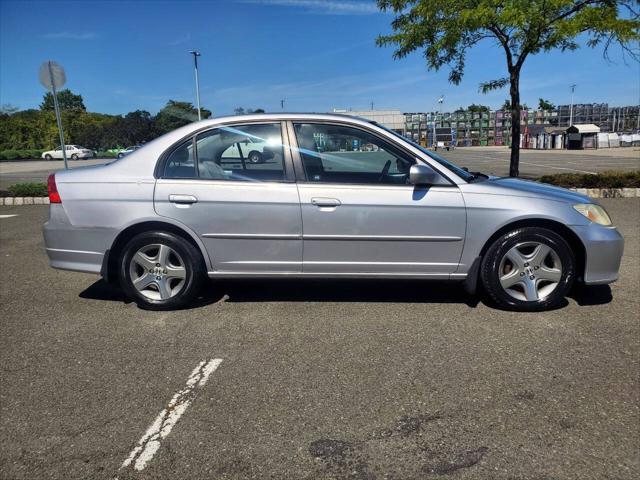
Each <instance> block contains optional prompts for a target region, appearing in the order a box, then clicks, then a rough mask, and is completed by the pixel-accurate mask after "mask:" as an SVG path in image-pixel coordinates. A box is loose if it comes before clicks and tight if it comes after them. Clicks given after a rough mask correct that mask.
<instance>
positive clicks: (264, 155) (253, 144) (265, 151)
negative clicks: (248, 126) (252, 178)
mask: <svg viewBox="0 0 640 480" xmlns="http://www.w3.org/2000/svg"><path fill="white" fill-rule="evenodd" d="M272 158H273V151H272V150H271V149H270V147H269V145H267V144H266V143H265V142H264V141H262V140H261V139H257V138H251V137H247V138H244V139H242V140H241V141H239V142H236V143H234V144H233V145H231V146H230V147H229V149H228V150H227V151H226V152H225V160H229V161H232V160H247V161H249V162H250V163H264V162H266V161H267V160H270V159H272Z"/></svg>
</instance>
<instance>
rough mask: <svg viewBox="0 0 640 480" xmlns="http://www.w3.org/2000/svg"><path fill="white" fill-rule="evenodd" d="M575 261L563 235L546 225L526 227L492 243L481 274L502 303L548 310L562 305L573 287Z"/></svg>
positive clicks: (509, 307) (494, 296)
mask: <svg viewBox="0 0 640 480" xmlns="http://www.w3.org/2000/svg"><path fill="white" fill-rule="evenodd" d="M575 263H576V262H575V258H574V255H573V252H572V251H571V248H570V247H569V245H568V244H567V242H566V241H565V240H564V239H563V238H562V237H561V236H560V235H558V234H557V233H555V232H553V231H551V230H548V229H546V228H539V227H524V228H519V229H517V230H513V231H511V232H509V233H507V234H505V235H502V236H501V237H500V238H498V239H497V240H496V241H495V242H494V243H493V244H492V245H491V246H490V247H489V249H488V250H487V253H486V254H485V256H484V258H483V260H482V265H481V269H480V276H481V279H482V283H483V286H484V288H485V290H486V291H487V293H488V294H489V296H490V297H491V299H492V300H493V301H494V302H495V303H496V304H497V305H498V306H500V307H502V308H508V309H511V310H518V311H538V310H546V309H550V308H554V307H557V306H559V305H560V304H561V302H562V301H563V300H564V297H565V296H566V295H567V293H568V292H569V290H570V289H571V285H572V284H573V281H574V277H575Z"/></svg>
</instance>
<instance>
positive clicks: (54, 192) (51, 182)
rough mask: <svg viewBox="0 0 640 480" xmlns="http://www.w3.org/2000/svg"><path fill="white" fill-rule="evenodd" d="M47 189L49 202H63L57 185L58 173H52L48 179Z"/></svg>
mask: <svg viewBox="0 0 640 480" xmlns="http://www.w3.org/2000/svg"><path fill="white" fill-rule="evenodd" d="M47 191H48V192H49V203H62V199H61V198H60V194H59V193H58V187H57V186H56V174H55V173H52V174H51V175H49V178H48V179H47Z"/></svg>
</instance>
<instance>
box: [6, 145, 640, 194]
mask: <svg viewBox="0 0 640 480" xmlns="http://www.w3.org/2000/svg"><path fill="white" fill-rule="evenodd" d="M438 153H439V154H440V155H442V156H444V157H445V158H447V159H448V160H450V161H452V162H454V163H456V164H457V165H460V166H462V167H467V168H468V169H469V170H471V171H481V172H484V173H488V174H491V175H497V176H507V175H508V174H509V155H510V152H509V149H508V148H506V147H465V148H456V149H455V150H451V151H447V150H443V149H440V150H438ZM112 160H113V159H92V160H78V161H69V167H70V168H78V167H83V166H87V165H96V164H100V163H106V162H110V161H112ZM63 168H64V164H63V162H62V160H52V161H48V162H47V161H39V160H36V161H33V160H28V161H18V162H0V190H1V189H6V188H7V187H9V186H10V185H13V184H14V183H20V182H46V181H47V177H48V176H49V174H50V173H53V172H55V171H57V170H61V169H63ZM605 170H623V171H630V170H640V148H638V147H625V148H615V149H605V150H521V153H520V176H521V177H524V178H537V177H540V176H541V175H547V174H554V173H598V172H602V171H605Z"/></svg>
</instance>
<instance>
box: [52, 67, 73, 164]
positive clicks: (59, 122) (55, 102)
mask: <svg viewBox="0 0 640 480" xmlns="http://www.w3.org/2000/svg"><path fill="white" fill-rule="evenodd" d="M48 65H49V77H50V78H51V90H52V94H53V107H54V108H55V111H56V121H57V122H58V132H59V133H60V148H62V158H63V159H64V168H65V170H67V169H68V168H69V166H68V165H67V151H66V149H65V145H64V132H63V130H62V119H61V118H60V107H59V106H58V92H57V91H56V84H55V81H54V79H53V70H52V69H51V62H48Z"/></svg>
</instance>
